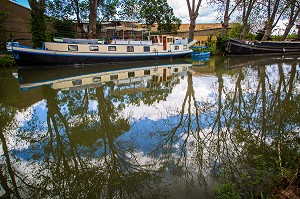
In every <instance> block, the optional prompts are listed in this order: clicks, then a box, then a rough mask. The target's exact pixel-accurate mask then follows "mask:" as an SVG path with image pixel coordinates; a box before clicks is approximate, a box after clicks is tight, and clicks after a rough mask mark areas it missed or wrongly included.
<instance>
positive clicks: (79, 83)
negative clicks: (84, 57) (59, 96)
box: [72, 79, 82, 86]
mask: <svg viewBox="0 0 300 199" xmlns="http://www.w3.org/2000/svg"><path fill="white" fill-rule="evenodd" d="M72 84H73V86H78V85H81V84H82V80H81V79H76V80H73V81H72Z"/></svg>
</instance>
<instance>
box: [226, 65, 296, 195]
mask: <svg viewBox="0 0 300 199" xmlns="http://www.w3.org/2000/svg"><path fill="white" fill-rule="evenodd" d="M257 69H258V75H259V80H258V83H257V85H255V84H254V83H253V82H252V81H251V80H249V79H245V80H243V81H242V82H241V81H240V80H241V78H240V77H244V76H245V74H243V73H245V72H247V70H246V69H239V74H240V75H238V77H237V79H236V82H235V85H236V87H235V91H234V92H231V91H230V90H229V91H228V92H227V93H226V98H225V99H226V100H224V102H223V107H224V108H223V112H224V116H225V118H226V119H225V123H224V124H223V125H224V126H230V129H229V130H230V131H229V132H230V134H231V135H230V136H229V137H228V138H230V137H231V141H233V143H232V144H231V145H232V146H234V145H235V144H234V143H237V142H240V143H241V144H242V146H243V147H242V148H241V147H239V150H240V152H239V153H237V154H236V155H237V156H236V157H235V159H238V160H239V163H238V168H240V169H236V170H231V172H230V173H231V174H232V175H233V176H236V177H237V176H241V175H242V176H244V178H242V179H244V180H245V179H248V180H246V182H245V181H244V182H238V184H240V185H242V184H244V185H245V186H242V187H243V188H244V189H248V190H246V191H250V190H252V191H253V193H254V194H259V193H260V192H265V191H266V192H268V191H267V190H270V186H271V185H270V182H269V181H268V180H266V179H265V178H271V175H274V165H278V163H280V166H281V165H282V162H283V160H282V159H283V158H285V159H286V160H285V162H288V161H287V159H290V158H289V157H293V158H291V159H292V161H297V158H296V157H299V154H298V155H296V154H295V149H296V148H298V147H296V148H295V146H296V145H295V142H294V141H292V142H294V143H293V144H291V143H292V142H291V140H293V139H291V138H292V137H294V138H296V137H297V136H296V137H295V135H297V130H296V129H295V128H294V127H295V125H294V124H293V119H292V118H294V113H293V111H291V110H292V109H293V108H296V107H299V105H297V102H295V103H293V102H292V103H291V100H292V99H293V98H294V97H295V93H297V91H295V89H296V88H297V87H296V86H295V84H296V82H297V84H299V81H295V80H296V79H295V75H296V65H290V66H288V67H284V68H283V65H282V64H278V65H276V67H275V66H274V65H273V66H272V67H266V66H259V67H258V68H257ZM275 69H277V70H275ZM274 71H276V72H274ZM276 74H278V76H276ZM241 85H242V86H243V87H244V88H243V90H241V91H242V92H239V94H238V96H239V98H238V99H237V98H236V96H237V89H238V90H239V89H240V88H241ZM232 93H233V94H232ZM285 103H287V104H288V105H286V104H285ZM298 103H299V102H298ZM226 107H228V108H226ZM228 113H229V116H230V117H228V116H227V115H228ZM297 125H299V124H296V126H297ZM296 139H297V138H296ZM227 142H228V141H227ZM240 146H241V145H240ZM288 148H290V149H291V148H292V150H287V149H288ZM283 149H285V150H283ZM237 150H238V149H236V151H237ZM291 152H292V154H293V155H292V156H291ZM291 159H290V160H289V161H291ZM298 161H299V160H298ZM277 162H278V163H277ZM224 163H226V165H224V166H227V167H228V166H229V165H228V164H227V162H224ZM272 165H273V166H272ZM272 169H273V170H272ZM271 170H272V171H271ZM267 176H268V177H267ZM237 180H241V178H240V179H237ZM247 186H248V187H247ZM249 189H250V190H249Z"/></svg>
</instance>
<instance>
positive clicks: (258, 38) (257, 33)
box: [255, 28, 271, 41]
mask: <svg viewBox="0 0 300 199" xmlns="http://www.w3.org/2000/svg"><path fill="white" fill-rule="evenodd" d="M265 31H266V30H265V28H264V29H260V30H258V31H257V32H256V35H255V39H256V40H258V41H260V40H261V39H262V38H263V36H264V34H265ZM267 40H271V37H268V39H267Z"/></svg>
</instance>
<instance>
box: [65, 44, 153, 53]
mask: <svg viewBox="0 0 300 199" xmlns="http://www.w3.org/2000/svg"><path fill="white" fill-rule="evenodd" d="M89 49H90V51H99V46H90V47H89ZM68 50H69V51H78V46H77V45H68ZM107 50H108V51H117V46H108V47H107ZM127 52H134V46H127ZM144 52H150V46H144Z"/></svg>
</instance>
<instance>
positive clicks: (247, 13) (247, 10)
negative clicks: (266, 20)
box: [241, 0, 256, 39]
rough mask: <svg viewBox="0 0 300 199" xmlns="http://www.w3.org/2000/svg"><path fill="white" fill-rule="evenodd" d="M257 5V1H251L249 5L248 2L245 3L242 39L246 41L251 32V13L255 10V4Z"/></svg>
mask: <svg viewBox="0 0 300 199" xmlns="http://www.w3.org/2000/svg"><path fill="white" fill-rule="evenodd" d="M255 3H256V0H251V1H249V2H248V3H247V2H246V1H244V2H243V19H242V21H243V31H242V35H241V38H242V39H245V38H246V36H247V34H248V33H249V31H250V25H249V23H248V20H249V17H250V15H251V12H252V10H253V7H254V4H255Z"/></svg>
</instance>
